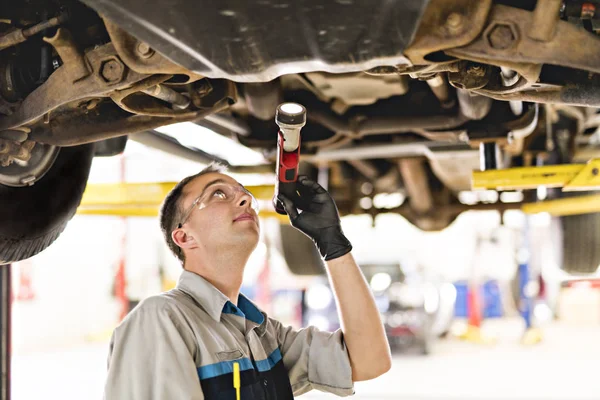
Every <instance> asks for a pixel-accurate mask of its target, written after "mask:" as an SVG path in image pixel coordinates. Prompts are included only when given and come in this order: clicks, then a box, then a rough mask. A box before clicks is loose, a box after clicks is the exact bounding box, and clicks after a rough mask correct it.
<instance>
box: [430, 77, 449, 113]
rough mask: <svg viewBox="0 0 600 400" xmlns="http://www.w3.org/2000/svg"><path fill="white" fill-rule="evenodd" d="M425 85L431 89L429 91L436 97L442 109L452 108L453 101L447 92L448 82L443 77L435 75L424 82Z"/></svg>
mask: <svg viewBox="0 0 600 400" xmlns="http://www.w3.org/2000/svg"><path fill="white" fill-rule="evenodd" d="M426 82H427V84H428V85H429V87H430V88H431V91H432V92H433V94H434V95H435V97H437V99H438V100H439V102H440V105H441V106H442V108H452V107H453V106H454V104H455V102H454V99H453V98H451V97H450V91H449V90H448V82H446V79H445V77H444V75H442V74H436V75H434V76H433V77H431V78H429V79H427V80H426Z"/></svg>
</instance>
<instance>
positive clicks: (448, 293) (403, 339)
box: [303, 263, 456, 354]
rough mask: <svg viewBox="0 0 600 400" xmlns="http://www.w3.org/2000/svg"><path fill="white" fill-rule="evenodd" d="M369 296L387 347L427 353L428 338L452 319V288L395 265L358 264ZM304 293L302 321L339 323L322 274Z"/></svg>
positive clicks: (322, 325) (445, 329) (324, 325)
mask: <svg viewBox="0 0 600 400" xmlns="http://www.w3.org/2000/svg"><path fill="white" fill-rule="evenodd" d="M360 267H361V269H362V271H363V274H364V275H365V278H366V279H367V282H369V285H370V286H371V290H372V291H373V294H374V296H375V302H376V304H377V308H378V309H379V312H380V313H381V319H382V321H383V323H384V326H385V331H386V334H387V336H388V340H389V342H390V346H391V347H392V350H400V349H409V348H410V349H413V348H416V349H418V351H419V352H420V353H422V354H428V353H429V352H430V351H431V344H432V342H433V341H434V340H435V339H436V338H437V337H440V336H443V335H445V334H446V333H447V332H448V331H449V329H450V324H451V323H452V320H453V318H454V305H455V302H456V289H455V288H454V286H453V285H452V284H450V283H432V282H427V281H425V279H424V277H423V276H422V275H421V274H419V273H418V272H414V273H411V274H405V271H404V270H403V269H402V267H401V266H400V264H398V263H389V264H385V263H377V264H361V265H360ZM315 279H316V281H315V283H314V284H313V285H311V286H310V287H309V288H308V289H307V290H306V291H305V294H304V301H303V310H304V311H303V322H304V325H313V326H316V327H317V328H319V329H321V330H328V331H333V330H336V329H338V328H339V327H340V323H339V319H338V316H337V311H336V305H335V301H334V297H333V293H332V291H331V288H330V287H329V284H328V282H327V280H326V279H325V278H324V277H318V278H315Z"/></svg>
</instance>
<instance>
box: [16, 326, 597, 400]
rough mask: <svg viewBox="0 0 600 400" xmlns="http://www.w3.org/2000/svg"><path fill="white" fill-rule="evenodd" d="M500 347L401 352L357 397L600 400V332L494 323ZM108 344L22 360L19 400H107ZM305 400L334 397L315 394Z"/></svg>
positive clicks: (454, 343) (445, 345) (454, 345)
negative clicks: (538, 338)
mask: <svg viewBox="0 0 600 400" xmlns="http://www.w3.org/2000/svg"><path fill="white" fill-rule="evenodd" d="M486 330H487V331H488V332H492V333H493V334H494V335H496V336H497V342H496V344H495V345H493V346H484V345H473V344H469V343H465V342H461V341H459V340H457V339H452V338H451V339H448V340H445V341H442V342H439V343H437V345H436V346H435V347H434V350H433V354H432V355H430V356H427V357H422V356H418V355H410V354H396V355H395V356H394V363H393V367H392V370H391V371H390V372H389V373H387V374H386V375H384V376H382V377H380V378H378V379H375V380H373V381H369V382H359V383H357V384H356V387H355V389H356V395H355V396H354V397H353V398H354V399H407V400H459V399H460V400H476V399H477V400H542V399H544V400H582V399H585V400H588V399H590V400H591V399H598V398H600V380H599V379H598V372H597V366H598V360H600V326H589V325H588V326H582V325H579V326H565V325H561V324H558V323H555V324H553V325H551V326H549V327H547V328H546V329H545V331H544V341H543V342H542V343H541V344H539V345H537V346H534V347H522V346H521V345H519V343H518V341H519V335H520V331H521V325H520V321H518V320H508V321H507V320H505V321H497V322H489V323H487V324H486ZM105 366H106V344H91V345H85V346H78V347H73V348H70V349H66V350H61V351H53V352H43V353H39V352H38V353H35V354H28V355H20V356H16V357H15V359H14V361H13V379H12V384H13V398H14V399H19V400H20V399H40V398H60V399H62V400H71V399H73V400H75V399H77V400H80V399H101V398H102V394H101V393H102V388H103V383H104V376H105ZM301 398H303V399H306V400H310V399H323V398H334V397H333V396H331V395H328V394H322V393H316V392H315V393H309V394H306V395H304V396H302V397H301Z"/></svg>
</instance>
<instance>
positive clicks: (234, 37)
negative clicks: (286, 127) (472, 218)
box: [0, 0, 600, 265]
mask: <svg viewBox="0 0 600 400" xmlns="http://www.w3.org/2000/svg"><path fill="white" fill-rule="evenodd" d="M599 30H600V2H597V1H579V0H572V1H571V0H565V1H562V0H538V1H535V0H530V1H526V0H512V1H511V0H494V1H492V0H430V1H427V0H407V1H385V0H378V1H373V0H338V1H331V2H322V1H303V2H285V1H270V0H252V1H247V0H245V1H244V0H232V1H226V2H212V1H209V2H199V3H198V2H190V1H187V0H174V1H171V2H169V3H168V5H166V4H165V3H164V2H158V1H142V0H121V1H118V2H117V1H114V0H83V2H79V1H75V0H27V1H25V0H23V1H19V2H9V1H2V2H0V163H1V165H2V166H1V167H0V185H2V186H3V187H4V188H5V189H6V190H10V193H16V191H18V190H21V191H23V190H26V189H31V188H33V187H35V186H36V184H37V183H38V181H41V180H43V178H44V176H46V174H47V173H48V171H50V170H51V169H53V165H54V164H55V163H56V160H57V159H59V158H60V154H59V153H60V152H61V151H63V149H66V148H71V149H72V150H71V151H75V150H73V149H77V148H85V149H88V150H86V151H87V153H89V154H90V157H91V156H93V155H94V154H95V155H103V156H107V155H115V154H118V153H120V152H122V151H123V149H124V146H125V143H126V142H127V140H136V141H139V142H141V143H145V144H147V145H149V146H153V147H158V148H161V149H163V150H165V151H169V152H172V153H174V154H177V155H180V156H183V157H187V158H192V159H195V160H199V161H204V162H210V161H220V162H223V163H226V164H229V165H230V167H231V170H232V171H234V172H265V171H270V172H271V171H273V170H274V166H273V165H274V162H275V146H276V137H277V136H276V130H277V128H276V126H275V123H274V116H275V110H276V107H277V105H278V104H280V103H281V102H282V101H294V102H298V103H301V104H303V105H304V106H305V107H306V109H307V112H308V114H307V115H308V122H307V126H306V128H304V130H303V137H302V161H303V164H302V167H301V169H302V171H303V172H304V173H307V174H310V175H314V176H316V175H319V174H320V175H321V177H322V176H323V174H325V176H326V178H325V181H326V183H327V186H328V190H329V191H330V192H331V194H332V195H333V197H334V199H335V200H336V203H337V205H338V208H339V210H340V212H341V213H342V214H357V213H368V214H372V215H377V214H378V213H381V212H396V213H399V214H401V215H403V216H404V217H405V218H407V219H408V220H409V221H410V222H411V223H413V224H414V225H416V226H417V227H419V228H420V229H423V230H440V229H444V228H445V227H447V226H448V225H449V224H451V223H452V221H454V219H455V218H456V217H457V216H458V215H459V214H460V213H462V212H464V211H468V210H500V211H503V210H508V209H515V208H519V207H520V206H521V205H522V204H523V203H524V202H531V201H535V200H536V199H537V198H536V193H535V191H532V190H529V191H523V192H522V193H519V196H517V197H516V199H517V200H516V201H515V200H514V198H515V196H512V197H511V201H506V202H504V201H502V200H501V199H502V197H500V196H496V197H493V196H492V197H493V199H492V200H490V199H489V198H485V197H482V198H478V199H477V200H476V201H470V202H466V201H462V200H461V193H464V192H469V191H470V190H471V172H472V171H473V170H476V169H480V168H481V169H496V168H508V167H515V166H536V165H549V164H563V163H578V162H585V161H587V160H589V159H590V158H592V157H594V156H596V157H597V155H598V154H600V130H599V129H598V127H599V126H600V114H598V108H599V107H600V77H599V75H598V73H600V37H598V35H597V33H598V31H599ZM178 122H193V123H196V124H199V125H202V126H205V127H208V128H211V129H212V130H214V131H216V132H218V133H220V134H222V135H225V136H227V137H230V138H232V139H234V140H236V141H238V142H239V143H241V144H243V145H245V146H247V147H250V148H252V149H255V150H258V151H260V152H262V153H263V154H264V156H265V159H266V160H267V161H268V162H269V163H267V164H265V165H237V164H236V162H235V160H222V159H219V158H218V157H215V156H211V155H210V154H206V153H204V152H201V151H197V150H195V149H191V148H186V147H185V146H183V145H181V144H179V143H177V142H176V141H174V139H173V138H170V137H168V136H166V135H164V134H161V133H158V132H156V131H155V129H157V128H159V127H161V126H165V125H170V124H174V123H178ZM90 143H95V147H94V149H93V150H89V146H87V147H86V145H87V144H90ZM92 153H93V154H92ZM83 158H85V157H83ZM81 162H82V163H83V164H84V165H87V164H89V162H88V161H81ZM74 168H77V167H76V166H74ZM85 168H89V165H88V166H87V167H84V168H83V169H84V170H85ZM83 175H85V174H83ZM61 176H63V179H64V178H68V177H65V176H64V175H61ZM349 182H351V184H349ZM83 185H84V186H85V182H83ZM49 186H51V187H53V188H54V189H53V190H54V191H57V190H59V189H58V187H57V186H56V185H49ZM40 190H41V189H40ZM46 190H52V189H46ZM82 190H83V189H82ZM75 191H76V192H78V190H75ZM397 194H400V196H399V197H398V196H397V197H393V196H394V195H397ZM46 195H48V193H45V192H36V193H30V194H28V195H25V194H23V195H22V196H23V200H19V199H17V200H15V198H10V200H9V199H8V197H10V196H9V195H8V194H4V195H3V196H4V197H5V198H6V200H5V202H9V201H10V202H14V201H17V202H20V201H21V202H25V203H27V202H29V203H28V204H34V203H32V202H31V201H30V200H27V199H30V198H31V197H32V196H34V197H39V196H42V197H43V196H46ZM551 195H556V196H560V195H561V194H560V193H558V192H557V193H551ZM377 196H379V198H381V196H387V198H388V200H389V201H387V202H386V201H384V202H381V201H379V202H378V201H375V199H376V197H377ZM480 197H481V196H480ZM397 198H401V199H404V198H406V201H404V202H402V201H395V200H394V199H397ZM507 198H508V197H507ZM21 204H22V203H21ZM75 208H76V206H75ZM15 212H17V213H18V211H16V210H15V209H14V208H13V209H11V208H10V207H8V211H6V215H2V216H1V218H2V221H4V222H3V225H5V226H13V225H14V224H17V223H21V221H20V220H17V219H15V218H14V217H11V215H8V214H14V213H15ZM73 213H74V209H73V210H71V209H69V210H68V211H67V210H65V211H64V212H62V214H68V215H67V216H68V217H69V218H70V216H72V214H73ZM62 218H63V219H65V218H66V217H64V216H63V217H62ZM594 218H596V219H597V215H594ZM67 220H68V218H67ZM64 223H65V224H66V221H65V222H64ZM48 226H50V228H48V229H50V230H52V232H53V233H52V235H54V237H56V236H57V235H58V234H59V233H60V232H58V233H56V232H55V231H60V230H61V229H62V228H64V224H62V222H61V223H60V224H58V225H57V224H56V223H54V222H53V221H49V222H48ZM11 229H12V228H6V231H5V232H0V236H1V237H3V238H5V239H4V242H3V243H0V253H1V254H0V259H2V260H5V261H11V260H16V259H20V258H26V257H29V256H31V255H33V254H32V251H28V250H26V249H25V247H27V246H31V242H24V243H25V244H23V245H21V244H20V243H21V242H22V239H23V238H24V237H26V236H27V235H26V234H25V233H23V234H19V235H16V236H15V234H14V232H13V231H12V230H11ZM40 230H42V231H43V230H44V229H42V228H40ZM596 235H597V233H596ZM36 237H39V235H38V236H36ZM599 240H600V238H599ZM46 242H51V240H49V239H48V240H45V241H44V243H46ZM48 244H49V243H47V244H44V245H40V246H37V247H35V248H36V249H38V250H35V251H39V249H40V248H43V247H44V246H45V245H48ZM11 246H12V247H13V248H14V247H15V246H16V247H18V248H19V249H18V251H12V250H11V249H10V248H11ZM593 262H595V260H594V261H593ZM596 265H597V263H596Z"/></svg>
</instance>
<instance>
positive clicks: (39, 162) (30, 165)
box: [0, 142, 60, 187]
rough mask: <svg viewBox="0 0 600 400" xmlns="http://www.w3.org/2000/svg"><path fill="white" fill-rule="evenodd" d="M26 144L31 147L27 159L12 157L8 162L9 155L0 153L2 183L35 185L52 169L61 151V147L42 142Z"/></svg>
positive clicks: (13, 185)
mask: <svg viewBox="0 0 600 400" xmlns="http://www.w3.org/2000/svg"><path fill="white" fill-rule="evenodd" d="M32 143H33V142H32ZM26 146H28V147H31V148H30V150H29V159H28V160H27V161H22V160H15V159H12V160H10V161H11V162H6V161H7V159H8V156H7V155H6V154H0V165H3V167H2V168H0V184H1V185H4V186H11V187H24V186H30V185H33V184H34V183H35V182H37V181H38V180H40V179H41V178H42V177H43V176H44V175H45V174H46V172H48V171H49V170H50V168H51V167H52V165H53V164H54V161H55V160H56V157H57V156H58V153H59V152H60V148H59V147H56V146H50V145H45V144H41V143H35V146H33V145H31V144H29V143H28V144H26Z"/></svg>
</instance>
